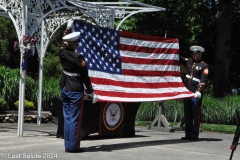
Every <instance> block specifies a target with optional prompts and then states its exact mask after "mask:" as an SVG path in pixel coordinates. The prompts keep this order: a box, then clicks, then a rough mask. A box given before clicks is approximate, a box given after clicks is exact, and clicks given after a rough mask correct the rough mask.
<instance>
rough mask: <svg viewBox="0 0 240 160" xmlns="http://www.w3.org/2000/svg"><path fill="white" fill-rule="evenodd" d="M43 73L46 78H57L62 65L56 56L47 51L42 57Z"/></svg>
mask: <svg viewBox="0 0 240 160" xmlns="http://www.w3.org/2000/svg"><path fill="white" fill-rule="evenodd" d="M43 75H44V77H48V78H51V77H55V78H59V77H60V76H61V75H62V66H61V64H60V61H59V57H58V56H56V55H53V54H51V53H49V52H47V53H46V57H45V58H44V70H43Z"/></svg>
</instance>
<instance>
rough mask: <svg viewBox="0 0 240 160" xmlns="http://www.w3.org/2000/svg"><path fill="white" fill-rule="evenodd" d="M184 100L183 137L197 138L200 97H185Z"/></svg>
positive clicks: (199, 119) (199, 118)
mask: <svg viewBox="0 0 240 160" xmlns="http://www.w3.org/2000/svg"><path fill="white" fill-rule="evenodd" d="M183 102H184V116H185V122H186V129H185V137H190V138H191V137H192V138H198V136H199V127H200V121H201V106H202V98H201V99H199V100H196V98H186V99H184V100H183Z"/></svg>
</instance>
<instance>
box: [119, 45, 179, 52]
mask: <svg viewBox="0 0 240 160" xmlns="http://www.w3.org/2000/svg"><path fill="white" fill-rule="evenodd" d="M120 50H122V51H131V52H142V53H151V54H153V53H156V54H178V52H179V50H178V49H174V48H149V47H141V46H132V45H126V44H120Z"/></svg>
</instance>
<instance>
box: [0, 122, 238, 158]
mask: <svg viewBox="0 0 240 160" xmlns="http://www.w3.org/2000/svg"><path fill="white" fill-rule="evenodd" d="M23 128H24V132H23V134H24V136H23V137H18V136H17V124H12V123H0V159H1V160H4V159H31V160H33V159H58V160H68V159H69V160H80V159H81V160H227V159H229V157H230V154H231V150H230V145H231V143H232V140H233V136H234V135H233V134H220V133H211V132H202V133H200V138H201V139H200V141H197V142H191V141H182V140H180V138H181V137H182V136H184V132H183V131H175V132H161V131H154V130H147V129H146V127H136V136H135V137H131V138H129V137H118V138H99V137H98V136H97V135H90V136H89V137H88V138H87V139H85V140H83V141H82V142H81V146H82V148H84V149H85V152H83V153H65V152H64V147H63V139H58V138H55V137H56V136H55V134H56V128H57V125H56V124H53V123H47V124H41V125H40V126H38V125H36V124H29V123H25V124H24V127H23ZM234 159H240V148H237V150H236V151H235V152H234V155H233V160H234Z"/></svg>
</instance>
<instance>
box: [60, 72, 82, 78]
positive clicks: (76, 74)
mask: <svg viewBox="0 0 240 160" xmlns="http://www.w3.org/2000/svg"><path fill="white" fill-rule="evenodd" d="M63 73H64V74H66V75H68V76H74V77H80V76H81V74H80V73H70V72H67V71H65V70H63Z"/></svg>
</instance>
